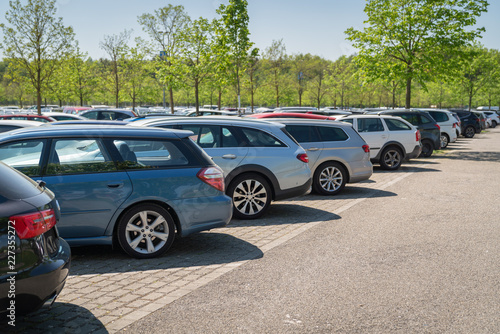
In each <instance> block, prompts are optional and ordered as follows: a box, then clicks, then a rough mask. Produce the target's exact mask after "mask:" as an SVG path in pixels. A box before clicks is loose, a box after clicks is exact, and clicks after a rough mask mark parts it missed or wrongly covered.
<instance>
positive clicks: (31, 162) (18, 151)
mask: <svg viewBox="0 0 500 334" xmlns="http://www.w3.org/2000/svg"><path fill="white" fill-rule="evenodd" d="M44 144H45V140H42V139H37V140H25V141H18V142H13V143H6V144H3V145H1V146H0V160H1V161H2V162H4V163H5V164H7V165H9V166H11V167H14V168H15V169H17V170H18V171H20V172H22V173H24V174H26V175H28V176H37V175H41V173H40V158H41V156H42V151H43V147H44Z"/></svg>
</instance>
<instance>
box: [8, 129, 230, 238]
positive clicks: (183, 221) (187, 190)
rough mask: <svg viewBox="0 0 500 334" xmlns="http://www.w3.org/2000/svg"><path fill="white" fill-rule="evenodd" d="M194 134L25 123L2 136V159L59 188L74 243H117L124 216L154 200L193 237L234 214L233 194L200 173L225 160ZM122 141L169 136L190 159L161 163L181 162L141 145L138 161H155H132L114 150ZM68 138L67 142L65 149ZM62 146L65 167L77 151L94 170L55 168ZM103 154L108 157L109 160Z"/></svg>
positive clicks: (66, 230) (62, 226)
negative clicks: (38, 126) (212, 154)
mask: <svg viewBox="0 0 500 334" xmlns="http://www.w3.org/2000/svg"><path fill="white" fill-rule="evenodd" d="M191 134H192V133H191V132H189V131H182V130H165V129H152V128H136V127H123V126H98V125H95V126H92V125H88V126H83V127H82V126H77V125H70V126H57V127H51V126H49V127H44V129H41V130H39V131H29V130H24V129H23V130H16V131H11V132H9V133H6V134H3V135H2V136H0V160H2V161H3V162H5V163H6V164H9V165H11V166H12V167H14V168H17V169H18V170H20V171H21V172H24V173H25V174H27V175H28V176H30V177H31V178H33V179H34V180H43V181H44V182H45V183H46V184H47V187H48V188H49V189H51V190H52V191H53V192H54V193H55V194H56V196H57V198H58V200H59V203H60V205H61V213H62V217H61V220H60V222H59V223H58V229H59V232H60V235H61V237H63V238H64V239H65V240H66V241H67V242H68V243H69V244H70V245H71V246H83V245H92V244H104V245H111V244H113V241H114V240H116V239H115V238H116V237H117V225H118V223H119V222H120V220H121V219H122V217H123V215H124V214H125V213H126V212H127V211H128V210H130V209H131V208H134V207H137V206H140V205H146V204H154V205H158V206H161V207H162V208H164V209H165V210H167V211H168V213H169V215H170V216H172V219H173V220H174V222H175V229H176V232H177V234H178V235H179V236H187V235H189V234H192V233H195V232H199V231H203V230H208V229H212V228H216V227H222V226H225V225H226V224H227V223H228V222H229V220H230V219H231V215H232V202H231V199H230V197H228V196H226V195H225V194H224V191H221V190H219V189H216V188H214V187H213V186H210V185H209V184H207V183H206V182H203V181H202V180H200V178H199V177H197V176H198V174H199V173H200V170H202V169H206V168H211V167H215V168H218V167H217V166H216V165H215V164H214V163H213V162H212V160H211V159H210V158H209V157H208V156H207V155H206V153H204V151H203V150H202V149H201V148H199V147H198V146H197V145H196V144H195V143H193V142H192V141H191V140H190V139H189V135H191ZM92 141H95V143H96V144H94V142H92ZM122 141H128V142H129V143H132V142H135V143H140V144H145V145H149V144H150V143H153V144H155V143H169V145H170V144H171V145H173V146H172V147H174V148H175V147H180V148H181V151H183V153H184V155H185V156H186V158H183V160H179V161H181V162H180V164H179V163H178V164H176V163H175V162H173V163H172V164H170V165H165V166H161V164H160V165H158V164H159V163H158V161H160V160H162V159H163V160H165V161H173V156H166V157H161V156H159V154H156V153H155V156H154V158H151V157H150V156H151V154H150V151H138V152H136V154H135V156H136V158H137V160H138V161H143V162H146V163H147V164H149V165H147V166H144V164H143V165H136V166H135V167H134V166H132V167H130V166H127V164H125V162H129V161H124V159H123V158H122V156H120V155H119V154H118V150H116V151H115V150H114V146H113V145H114V144H113V143H116V144H117V145H118V143H122ZM60 142H61V143H64V144H65V145H66V146H63V147H62V148H60V149H59V148H57V146H56V145H57V143H60ZM68 143H69V144H68ZM89 143H91V144H89ZM97 144H98V145H97ZM153 144H151V145H150V146H151V147H153V146H154V145H153ZM78 145H82V146H81V147H78ZM85 145H87V146H85ZM175 145H177V146H175ZM16 149H17V150H19V152H17V151H15V150H16ZM56 149H57V150H58V151H57V152H58V154H59V156H58V161H57V163H58V164H61V165H62V166H63V167H65V168H72V167H73V165H71V164H65V163H64V159H65V157H69V159H74V160H75V161H76V160H77V161H78V163H77V164H76V165H77V167H78V168H81V163H80V162H81V161H83V160H84V159H86V160H85V161H87V162H89V161H90V162H91V164H88V166H93V167H92V168H93V169H89V170H85V171H83V172H79V171H78V170H77V171H76V172H72V171H71V170H70V172H69V173H68V172H65V171H64V169H61V170H62V172H61V171H59V172H57V171H56V172H51V170H52V168H54V165H57V164H54V163H53V162H52V161H51V159H53V157H52V156H53V155H54V151H55V150H56ZM73 151H75V152H78V154H79V156H78V157H77V158H75V154H73V155H71V154H69V153H68V152H73ZM158 152H165V150H161V151H158ZM171 152H172V151H171ZM19 154H21V155H19ZM103 155H104V156H107V158H106V161H105V159H104V157H103ZM59 159H60V160H59ZM148 159H149V162H148ZM151 159H156V160H158V161H156V160H155V161H152V160H151ZM151 161H152V162H151ZM74 165H75V164H74ZM68 166H69V167H68ZM96 166H97V167H96ZM58 168H59V167H58ZM221 175H222V173H221Z"/></svg>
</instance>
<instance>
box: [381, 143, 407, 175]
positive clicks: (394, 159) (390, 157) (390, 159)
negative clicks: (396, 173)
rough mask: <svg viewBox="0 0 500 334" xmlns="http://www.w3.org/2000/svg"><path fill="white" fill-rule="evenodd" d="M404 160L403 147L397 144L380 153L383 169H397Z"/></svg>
mask: <svg viewBox="0 0 500 334" xmlns="http://www.w3.org/2000/svg"><path fill="white" fill-rule="evenodd" d="M402 162H403V154H402V153H401V149H399V148H397V147H395V146H391V147H387V148H386V149H384V150H383V151H382V154H381V155H380V161H379V163H380V167H382V168H383V169H387V170H396V169H398V168H399V167H401V163H402Z"/></svg>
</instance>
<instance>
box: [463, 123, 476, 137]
mask: <svg viewBox="0 0 500 334" xmlns="http://www.w3.org/2000/svg"><path fill="white" fill-rule="evenodd" d="M475 134H476V130H475V129H474V127H473V126H468V127H466V128H465V138H473V137H474V135H475Z"/></svg>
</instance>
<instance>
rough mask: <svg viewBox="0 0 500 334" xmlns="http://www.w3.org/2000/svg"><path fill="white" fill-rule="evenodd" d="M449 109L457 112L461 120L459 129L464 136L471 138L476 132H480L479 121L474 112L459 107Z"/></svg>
mask: <svg viewBox="0 0 500 334" xmlns="http://www.w3.org/2000/svg"><path fill="white" fill-rule="evenodd" d="M450 111H452V112H455V113H457V114H458V117H459V118H460V122H461V124H460V129H461V130H462V135H463V136H464V137H465V138H473V137H474V135H475V134H476V133H480V132H481V123H480V121H479V118H478V117H477V116H476V115H475V114H474V113H472V112H470V111H468V110H461V109H450Z"/></svg>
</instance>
